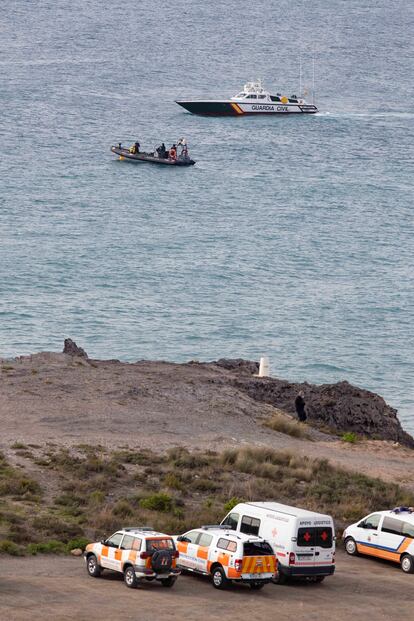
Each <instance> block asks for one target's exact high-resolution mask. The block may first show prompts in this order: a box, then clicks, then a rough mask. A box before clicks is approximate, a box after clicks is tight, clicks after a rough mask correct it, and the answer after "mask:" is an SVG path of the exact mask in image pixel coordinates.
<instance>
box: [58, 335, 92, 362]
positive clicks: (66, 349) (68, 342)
mask: <svg viewBox="0 0 414 621" xmlns="http://www.w3.org/2000/svg"><path fill="white" fill-rule="evenodd" d="M63 353H64V354H68V355H69V356H79V357H80V358H88V354H87V353H86V351H85V350H84V349H82V347H78V346H77V345H76V343H75V341H72V339H65V342H64V345H63Z"/></svg>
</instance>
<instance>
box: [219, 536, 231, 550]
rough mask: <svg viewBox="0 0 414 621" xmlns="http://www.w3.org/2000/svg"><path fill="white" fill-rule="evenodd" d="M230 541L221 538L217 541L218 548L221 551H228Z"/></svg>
mask: <svg viewBox="0 0 414 621" xmlns="http://www.w3.org/2000/svg"><path fill="white" fill-rule="evenodd" d="M229 543H230V541H229V540H228V539H224V537H220V539H219V540H218V541H217V547H218V548H220V549H221V550H227V546H228V545H229Z"/></svg>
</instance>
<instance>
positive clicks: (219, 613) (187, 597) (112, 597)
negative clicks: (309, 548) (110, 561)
mask: <svg viewBox="0 0 414 621" xmlns="http://www.w3.org/2000/svg"><path fill="white" fill-rule="evenodd" d="M84 565H85V563H84V561H83V559H82V558H68V557H54V556H48V557H46V556H44V557H40V556H39V557H30V558H10V557H4V556H3V557H0V619H7V620H8V621H20V620H22V621H23V620H24V621H27V620H31V619H36V620H37V619H41V620H42V621H50V620H52V619H53V621H61V620H62V621H64V620H66V619H67V620H69V619H70V620H73V619H76V620H77V621H83V620H88V621H90V619H99V621H106V620H108V621H109V620H110V621H118V620H121V619H122V620H123V621H124V620H127V619H133V620H134V621H158V620H160V619H172V620H175V619H176V620H180V621H185V620H187V619H188V620H191V621H194V620H195V619H197V618H199V617H202V618H203V620H204V621H212V620H213V619H225V618H229V619H237V620H238V621H244V620H249V621H251V620H252V619H265V618H269V619H274V618H281V619H295V621H313V620H315V621H316V620H317V621H332V620H335V621H349V620H350V619H352V618H353V619H355V620H357V621H359V620H364V621H393V620H394V619H395V621H412V619H413V618H414V610H413V597H412V591H413V585H414V576H411V575H406V574H403V573H402V571H401V570H400V569H399V567H398V566H397V565H393V564H388V563H386V562H381V561H377V560H373V559H367V558H350V557H348V556H346V555H345V554H344V553H343V552H341V551H339V552H338V554H337V571H336V574H335V575H334V576H333V577H329V578H326V580H325V582H324V583H323V584H292V585H286V586H275V585H273V584H269V585H267V586H266V587H265V588H264V589H263V590H262V591H260V592H251V591H250V589H249V588H248V587H247V586H244V585H232V586H231V587H230V588H229V589H228V590H226V591H217V590H215V589H214V588H213V587H212V585H211V584H210V583H209V581H208V580H207V579H206V578H202V577H198V576H181V577H180V578H179V580H178V581H177V583H176V584H175V586H174V587H173V588H172V589H165V588H163V587H161V586H160V585H159V584H157V583H155V584H154V583H148V584H146V585H145V586H143V587H140V588H139V589H137V590H132V589H127V587H126V586H125V585H124V584H123V581H122V576H121V575H120V574H115V573H112V572H105V574H104V575H103V576H102V577H101V578H99V579H94V578H90V577H89V576H88V575H87V574H86V570H85V566H84Z"/></svg>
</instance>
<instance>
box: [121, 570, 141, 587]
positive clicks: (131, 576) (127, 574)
mask: <svg viewBox="0 0 414 621" xmlns="http://www.w3.org/2000/svg"><path fill="white" fill-rule="evenodd" d="M124 582H125V584H126V585H127V587H128V588H129V589H136V588H137V586H138V579H137V577H136V575H135V570H134V568H133V567H131V565H128V567H127V568H126V569H125V571H124Z"/></svg>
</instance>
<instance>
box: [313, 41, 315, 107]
mask: <svg viewBox="0 0 414 621" xmlns="http://www.w3.org/2000/svg"><path fill="white" fill-rule="evenodd" d="M312 103H313V105H315V50H314V51H313V54H312Z"/></svg>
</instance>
